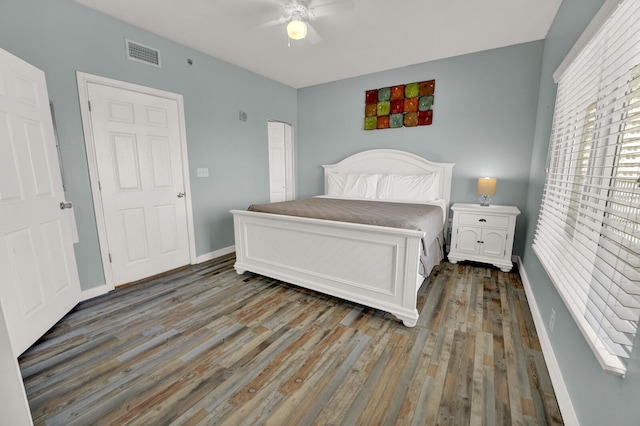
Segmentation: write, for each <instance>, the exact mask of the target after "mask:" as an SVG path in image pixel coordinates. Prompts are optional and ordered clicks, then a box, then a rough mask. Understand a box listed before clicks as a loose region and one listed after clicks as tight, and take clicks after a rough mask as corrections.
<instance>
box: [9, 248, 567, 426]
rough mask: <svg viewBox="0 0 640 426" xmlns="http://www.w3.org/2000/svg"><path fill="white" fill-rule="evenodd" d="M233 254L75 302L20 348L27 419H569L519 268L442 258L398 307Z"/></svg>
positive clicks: (233, 422)
mask: <svg viewBox="0 0 640 426" xmlns="http://www.w3.org/2000/svg"><path fill="white" fill-rule="evenodd" d="M234 260H235V259H234V257H233V256H231V255H230V256H225V257H222V258H218V259H214V260H212V261H210V262H206V263H203V264H200V265H196V266H191V267H186V268H182V269H180V270H177V271H173V272H172V273H169V274H165V275H163V276H159V277H154V278H152V279H149V280H144V281H140V282H137V283H134V284H131V285H129V286H126V287H122V288H119V289H117V290H115V291H113V292H112V293H110V294H108V295H104V296H101V297H98V298H95V299H92V300H90V301H86V302H83V303H81V304H80V305H78V306H77V307H76V308H75V309H74V310H73V311H72V312H70V313H69V314H68V315H67V316H66V317H64V318H63V319H62V320H61V321H60V322H59V323H58V324H57V325H56V326H55V327H54V328H52V329H51V330H50V331H49V333H47V334H46V335H45V336H44V337H43V338H42V339H41V340H40V341H39V342H37V343H36V344H35V345H34V346H33V347H32V348H30V349H29V350H28V351H27V352H25V353H24V354H23V355H22V356H21V357H20V359H19V362H20V366H21V369H22V373H23V378H24V382H25V387H26V390H27V395H28V398H29V403H30V406H31V410H32V414H33V420H34V423H35V424H38V425H39V424H45V425H94V424H105V425H107V424H109V425H112V424H113V425H120V424H135V425H139V424H144V425H147V424H148V425H165V424H180V425H210V424H229V425H243V424H247V425H249V424H251V425H253V424H271V425H285V424H286V425H312V424H318V425H393V424H399V425H436V424H438V425H533V424H562V418H561V415H560V412H559V409H558V406H557V402H556V399H555V395H554V392H553V388H552V386H551V381H550V378H549V374H548V372H547V369H546V365H545V362H544V358H543V356H542V353H541V350H540V344H539V342H538V338H537V335H536V332H535V328H534V324H533V320H532V318H531V314H530V311H529V307H528V304H527V300H526V298H525V294H524V290H523V288H522V283H521V281H520V278H519V275H518V274H517V272H511V273H503V272H500V271H498V270H495V269H490V268H485V267H482V266H473V265H465V264H462V265H460V264H458V265H452V264H450V263H446V262H443V263H442V264H441V265H440V266H439V267H438V268H437V269H436V270H435V271H434V272H433V273H432V274H431V276H430V277H429V279H428V280H427V282H428V285H423V286H422V288H421V289H420V292H419V311H420V318H419V320H418V324H417V326H416V327H415V328H407V327H404V326H403V325H402V323H401V322H400V321H398V320H397V319H396V318H395V317H393V316H391V315H390V314H385V313H384V312H381V311H377V310H374V309H370V308H365V307H363V306H360V305H356V304H353V303H350V302H346V301H343V300H340V299H336V298H333V297H331V296H326V295H322V294H319V293H315V292H311V291H307V290H304V289H301V288H299V287H296V286H292V285H288V284H285V283H282V282H279V281H276V280H273V279H269V278H265V277H262V276H259V275H255V274H252V273H245V274H244V275H237V274H236V272H235V271H234V270H233V262H234Z"/></svg>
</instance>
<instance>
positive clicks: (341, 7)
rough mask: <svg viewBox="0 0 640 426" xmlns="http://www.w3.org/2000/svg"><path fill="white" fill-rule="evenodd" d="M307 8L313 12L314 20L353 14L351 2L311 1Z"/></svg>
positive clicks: (339, 0) (335, 0)
mask: <svg viewBox="0 0 640 426" xmlns="http://www.w3.org/2000/svg"><path fill="white" fill-rule="evenodd" d="M309 8H310V9H311V10H313V14H314V15H315V18H323V17H325V16H330V15H336V14H344V13H350V12H353V10H354V9H355V4H354V3H353V1H352V0H334V1H328V2H320V1H312V2H311V4H310V5H309Z"/></svg>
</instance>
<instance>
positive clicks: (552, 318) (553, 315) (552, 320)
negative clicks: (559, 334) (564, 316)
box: [549, 309, 556, 333]
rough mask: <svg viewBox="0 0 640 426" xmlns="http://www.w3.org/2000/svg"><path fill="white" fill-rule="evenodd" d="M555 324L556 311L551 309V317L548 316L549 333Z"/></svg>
mask: <svg viewBox="0 0 640 426" xmlns="http://www.w3.org/2000/svg"><path fill="white" fill-rule="evenodd" d="M555 324H556V311H555V310H553V309H551V315H550V316H549V331H550V332H552V333H553V326H554V325H555Z"/></svg>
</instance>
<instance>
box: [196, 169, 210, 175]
mask: <svg viewBox="0 0 640 426" xmlns="http://www.w3.org/2000/svg"><path fill="white" fill-rule="evenodd" d="M196 175H197V176H198V177H209V169H208V168H206V167H198V168H197V169H196Z"/></svg>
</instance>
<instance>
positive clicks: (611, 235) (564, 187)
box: [533, 0, 640, 375]
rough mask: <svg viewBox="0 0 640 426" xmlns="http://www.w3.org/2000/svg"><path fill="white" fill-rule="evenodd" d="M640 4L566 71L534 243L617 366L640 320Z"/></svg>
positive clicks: (584, 325) (632, 0)
mask: <svg viewBox="0 0 640 426" xmlns="http://www.w3.org/2000/svg"><path fill="white" fill-rule="evenodd" d="M639 185H640V2H639V1H637V0H624V1H621V2H620V5H619V6H618V7H617V8H616V9H615V10H614V11H613V13H612V14H611V16H610V17H609V19H608V20H607V21H606V22H605V23H604V24H603V25H602V27H601V28H600V30H599V31H597V32H596V34H595V35H594V36H593V38H592V39H591V41H590V42H588V43H587V44H586V45H585V47H584V48H583V49H582V51H581V52H580V53H579V54H578V55H577V56H576V57H575V58H574V59H573V62H572V63H571V64H570V65H569V66H568V67H567V68H566V69H565V70H564V71H563V73H562V74H561V75H560V76H559V78H558V93H557V98H556V106H555V110H554V117H553V127H552V134H551V142H550V145H549V159H548V172H547V178H546V182H545V187H544V193H543V197H542V206H541V209H540V215H539V218H538V224H537V228H536V233H535V237H534V242H533V248H534V251H535V253H536V255H537V256H538V258H539V259H540V261H541V263H542V264H543V266H544V267H545V270H546V271H547V273H548V274H549V276H550V278H551V280H552V281H553V283H554V284H555V286H556V288H557V289H558V292H559V293H560V295H561V297H562V299H563V300H564V302H565V303H566V305H567V307H568V308H569V311H570V312H571V314H572V315H573V318H574V319H575V321H576V323H577V324H578V326H579V327H580V330H581V331H582V333H583V334H584V336H585V338H586V339H587V341H588V342H589V345H590V346H591V348H592V349H593V351H594V353H595V354H596V357H597V358H598V361H599V362H600V364H601V365H602V367H603V368H604V369H605V370H606V371H607V372H609V373H613V374H617V375H624V374H625V372H626V361H625V360H626V359H627V358H629V355H630V353H631V351H632V350H633V347H632V346H633V337H634V336H635V333H636V331H637V328H638V321H639V319H640V224H639V220H640V217H639V214H640V188H639V187H638V186H639Z"/></svg>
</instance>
